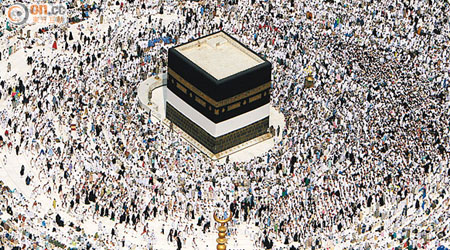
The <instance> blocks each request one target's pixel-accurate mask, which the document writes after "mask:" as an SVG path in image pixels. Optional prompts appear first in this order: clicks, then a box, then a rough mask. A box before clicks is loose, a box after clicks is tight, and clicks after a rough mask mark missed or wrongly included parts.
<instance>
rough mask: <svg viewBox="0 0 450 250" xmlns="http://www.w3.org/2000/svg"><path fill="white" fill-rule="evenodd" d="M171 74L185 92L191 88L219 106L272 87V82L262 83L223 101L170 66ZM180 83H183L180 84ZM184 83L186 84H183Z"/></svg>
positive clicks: (215, 105)
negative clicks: (200, 88)
mask: <svg viewBox="0 0 450 250" xmlns="http://www.w3.org/2000/svg"><path fill="white" fill-rule="evenodd" d="M168 71H169V75H171V76H172V77H173V78H174V79H175V80H177V82H178V83H177V84H176V86H177V87H178V88H179V89H180V90H181V91H183V92H184V93H186V89H185V88H187V89H189V90H190V91H192V92H193V93H195V94H196V95H198V96H199V97H201V98H202V99H203V100H205V101H206V102H208V103H209V104H211V105H212V106H214V107H216V108H219V107H222V106H225V105H229V104H232V103H234V102H237V101H240V100H242V99H246V98H247V97H249V96H252V95H255V94H258V93H260V92H262V91H265V90H267V89H270V82H267V83H264V84H263V85H260V86H258V87H256V88H254V89H250V90H248V91H245V92H244V93H241V94H238V95H235V96H233V97H230V98H227V99H225V100H222V101H216V100H214V99H212V98H211V97H209V96H208V95H206V94H205V93H203V92H202V91H201V90H199V89H198V88H196V87H195V86H194V85H192V84H191V83H189V82H188V81H186V80H185V79H184V78H182V77H181V76H180V75H178V74H177V73H176V72H175V71H173V70H172V69H171V68H169V70H168ZM180 83H181V84H182V85H180ZM183 85H184V86H183ZM260 98H261V96H260V95H256V96H254V97H252V98H251V99H252V100H250V102H253V101H256V100H258V99H260Z"/></svg>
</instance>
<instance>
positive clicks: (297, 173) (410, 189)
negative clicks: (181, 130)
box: [0, 0, 450, 249]
mask: <svg viewBox="0 0 450 250" xmlns="http://www.w3.org/2000/svg"><path fill="white" fill-rule="evenodd" d="M100 9H102V11H100V12H98V13H95V14H92V15H90V16H89V19H88V20H86V21H84V22H81V23H79V24H73V25H66V26H65V27H53V26H50V27H49V30H48V31H46V32H44V33H42V34H39V36H36V37H31V38H26V41H25V42H24V43H26V44H27V45H29V47H27V48H24V49H25V50H28V52H27V53H26V55H27V59H26V61H27V64H28V65H29V67H30V68H31V70H30V71H29V72H28V73H27V75H26V76H24V77H21V76H18V75H14V74H12V73H10V72H8V74H6V75H1V76H0V81H1V84H0V96H1V98H2V102H4V107H3V108H2V110H1V131H2V134H1V138H0V141H1V142H0V143H1V144H2V148H1V150H2V155H4V156H2V159H0V160H1V161H2V162H1V163H2V164H4V165H5V164H6V162H7V159H6V156H7V155H27V156H29V157H30V161H29V162H27V163H26V164H25V163H24V164H23V165H22V166H21V168H20V169H17V172H20V175H21V176H22V177H21V178H23V183H22V184H23V185H27V186H30V187H31V188H32V189H33V192H32V194H31V196H30V197H24V196H23V195H22V194H20V192H18V191H17V190H11V189H10V188H12V187H5V186H3V185H2V192H1V194H2V195H1V196H0V198H1V199H2V202H1V213H2V214H4V213H6V214H9V215H10V217H11V219H10V220H9V221H8V222H7V223H6V222H4V223H3V224H8V223H9V224H12V225H16V227H17V228H20V230H22V231H20V230H19V229H16V230H13V228H14V226H8V228H10V229H9V231H7V230H5V229H3V231H2V232H0V241H1V242H4V243H5V244H4V245H5V246H6V245H8V246H20V247H22V246H25V247H26V249H28V248H32V247H33V244H36V245H39V246H41V247H44V246H46V245H48V244H53V245H55V244H65V245H66V246H70V245H73V246H74V247H75V246H76V247H78V248H79V249H85V248H87V249H90V248H94V249H101V248H103V247H107V248H115V247H116V248H117V249H122V248H124V247H126V248H131V247H140V248H139V249H142V248H144V247H146V248H147V249H148V248H149V247H150V246H151V245H153V244H154V243H155V240H154V239H155V234H158V233H163V234H164V235H167V240H168V241H169V242H171V244H172V245H173V246H174V248H175V247H176V248H178V249H181V248H184V246H186V245H187V244H189V245H191V246H195V245H197V243H196V241H197V242H198V241H201V239H202V236H201V235H202V234H205V233H207V232H210V231H211V230H213V226H214V222H213V221H211V214H212V212H213V210H214V209H216V208H217V207H222V208H223V209H224V210H228V209H229V210H230V211H231V212H232V214H233V217H234V220H233V222H232V224H231V230H230V231H231V232H233V234H237V232H235V231H233V227H234V226H236V225H238V224H248V225H254V226H256V227H258V228H259V230H258V231H257V232H255V233H254V234H252V236H251V237H252V239H253V240H254V245H255V248H265V249H270V248H271V247H272V246H273V245H275V247H281V246H283V247H288V248H289V249H310V248H311V249H321V248H327V247H329V245H330V244H332V245H341V246H344V247H347V248H348V249H351V248H354V249H357V248H358V249H359V248H362V247H366V246H370V247H372V248H384V249H387V248H393V247H408V248H409V249H424V248H430V247H438V246H440V244H441V243H444V242H448V239H449V238H448V235H449V233H450V227H449V226H448V225H449V224H450V213H449V211H448V207H449V206H450V204H449V190H448V185H449V184H450V168H449V153H450V142H449V134H450V131H449V130H450V124H449V117H450V116H449V115H450V105H449V104H450V95H449V92H448V81H449V80H450V78H449V73H450V62H449V56H450V55H449V52H448V51H449V50H448V48H449V47H450V40H449V34H450V33H449V31H450V20H449V19H448V17H447V13H448V12H449V11H450V5H449V3H447V2H446V1H435V0H429V1H418V0H415V1H414V0H412V1H406V0H403V1H400V0H393V1H369V0H366V1H345V0H343V1H332V0H329V1H318V0H313V1H293V0H291V1H281V0H278V1H255V0H251V1H249V2H247V1H242V0H241V1H232V2H229V1H225V2H222V1H202V2H200V3H196V2H192V3H191V2H183V1H182V2H177V1H169V2H164V3H158V2H155V1H128V2H122V1H118V2H115V1H113V2H109V1H102V3H101V4H100ZM173 16H175V18H170V17H173ZM100 20H102V22H103V24H100ZM221 29H222V30H224V31H226V32H227V33H229V34H230V35H232V36H233V37H235V38H237V39H238V40H240V41H242V42H243V43H244V44H245V45H247V46H249V47H250V48H251V49H253V50H254V51H255V52H257V53H258V54H259V55H261V56H262V57H264V58H266V59H267V60H269V61H270V62H271V63H272V67H273V72H272V76H273V79H272V105H273V106H274V107H275V108H276V109H278V110H279V111H280V112H281V113H283V115H284V116H285V120H286V124H285V128H283V129H282V130H281V131H277V132H278V133H276V136H275V141H276V144H275V146H274V148H272V149H271V150H270V151H269V152H267V153H266V154H265V155H263V156H260V157H256V158H254V159H252V160H250V161H248V162H233V161H231V162H226V163H221V162H214V161H211V160H209V159H208V158H207V157H205V156H204V155H202V154H201V153H200V152H198V151H197V150H196V149H195V148H192V146H190V145H189V144H188V143H187V142H185V141H183V140H181V138H180V135H179V134H178V133H176V132H174V131H172V130H170V129H168V128H166V127H164V126H163V125H162V123H161V122H159V121H158V120H156V119H155V118H154V117H152V116H151V114H150V113H149V112H147V111H145V110H143V109H141V108H140V107H139V104H138V100H137V93H136V92H137V86H138V84H139V83H140V82H142V81H143V80H145V79H146V78H147V77H150V76H154V75H158V74H162V73H165V72H166V70H167V51H168V48H170V47H171V46H174V45H177V44H181V43H184V42H187V41H190V40H192V39H195V38H198V37H201V36H204V35H207V34H210V33H212V32H214V31H218V30H221ZM162 38H164V39H162ZM167 38H169V39H167ZM2 39H6V38H2ZM38 39H39V41H41V42H39V43H42V44H44V46H46V47H48V48H52V49H53V51H52V52H51V53H44V52H43V51H44V50H45V49H44V48H43V47H42V46H38V45H37V44H38V41H37V40H38ZM149 41H152V42H149ZM154 41H156V42H154ZM2 49H4V48H2ZM7 54H8V52H7V49H5V50H4V54H3V56H2V57H1V60H9V59H8V58H9V57H8V55H7ZM24 61H25V60H24ZM13 71H14V69H12V70H11V72H13ZM308 74H311V75H312V76H313V77H314V87H313V88H305V87H304V85H303V81H304V79H305V77H306V76H307V75H308ZM38 197H46V199H44V201H47V203H48V204H51V205H49V206H50V209H43V208H45V207H46V205H45V204H42V203H43V202H40V198H39V199H38ZM51 207H53V209H52V208H51ZM19 214H20V215H22V216H20V217H18V215H19ZM23 217H26V219H25V218H23ZM19 218H23V221H20V219H19ZM103 219H107V220H108V221H110V222H111V223H110V224H108V225H104V224H102V222H101V221H103ZM88 220H93V221H96V222H98V224H96V225H98V230H96V233H95V234H88V233H86V232H85V229H84V228H83V225H85V224H84V223H85V222H86V221H88ZM156 220H162V221H164V223H165V227H163V229H162V230H163V231H162V232H155V231H154V230H153V228H154V227H153V226H152V224H153V223H154V221H156ZM110 225H112V226H110ZM164 228H165V229H166V230H164ZM125 229H127V230H132V231H136V232H137V233H138V234H139V235H142V236H143V237H144V238H145V239H146V242H145V244H144V243H140V244H135V243H133V241H130V240H128V236H127V237H126V235H125V234H124V233H122V232H123V230H125ZM232 237H233V236H232ZM7 241H8V242H9V243H8V244H6V242H7ZM55 242H57V243H55ZM349 243H351V246H350V244H349Z"/></svg>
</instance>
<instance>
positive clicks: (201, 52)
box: [175, 31, 264, 80]
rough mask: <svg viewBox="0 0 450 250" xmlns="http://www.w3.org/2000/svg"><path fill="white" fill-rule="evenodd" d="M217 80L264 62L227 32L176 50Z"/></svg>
mask: <svg viewBox="0 0 450 250" xmlns="http://www.w3.org/2000/svg"><path fill="white" fill-rule="evenodd" d="M175 49H176V50H177V51H178V52H179V53H181V54H182V55H183V56H185V57H186V58H187V59H189V60H190V61H192V62H193V63H195V64H196V65H197V66H198V67H200V68H202V69H203V70H204V71H206V72H208V73H209V74H210V75H211V76H213V77H214V78H216V79H217V80H220V79H223V78H226V77H228V76H231V75H234V74H236V73H239V72H241V71H244V70H246V69H249V68H252V67H254V66H256V65H259V64H261V63H263V62H264V60H263V59H261V58H260V57H259V56H257V55H256V54H255V53H253V52H252V51H251V50H249V49H247V48H245V47H244V46H243V45H242V44H240V43H239V42H237V41H236V40H234V39H233V38H232V37H230V36H229V35H228V34H226V33H225V32H222V31H221V32H218V33H215V34H212V35H209V36H206V37H203V38H200V39H198V40H195V41H192V42H189V43H187V44H183V45H180V46H179V47H176V48H175Z"/></svg>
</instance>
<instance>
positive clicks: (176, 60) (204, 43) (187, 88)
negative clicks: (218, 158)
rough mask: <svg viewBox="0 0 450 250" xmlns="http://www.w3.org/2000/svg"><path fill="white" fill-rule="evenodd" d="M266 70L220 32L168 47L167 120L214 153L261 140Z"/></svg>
mask: <svg viewBox="0 0 450 250" xmlns="http://www.w3.org/2000/svg"><path fill="white" fill-rule="evenodd" d="M271 68H272V65H271V64H270V63H269V62H268V61H267V60H265V59H263V58H261V57H259V56H258V55H257V54H256V53H255V52H253V51H252V50H250V49H249V48H247V47H246V46H245V45H243V44H242V43H240V42H239V41H237V40H236V39H234V38H233V37H231V36H230V35H228V34H227V33H225V32H223V31H219V32H216V33H213V34H210V35H207V36H204V37H201V38H198V39H196V40H193V41H190V42H188V43H184V44H181V45H179V46H176V47H173V48H170V49H169V55H168V74H167V92H166V98H167V99H166V118H167V119H168V120H169V121H171V122H172V123H173V124H175V125H176V126H178V127H179V128H181V129H182V130H183V131H184V132H186V133H187V134H188V135H189V136H191V137H192V138H193V139H195V140H196V141H198V142H199V143H200V144H202V145H203V146H204V147H205V148H207V149H208V150H209V151H211V153H213V154H218V153H220V152H222V151H224V150H227V149H230V148H232V147H234V146H237V145H239V144H242V143H244V142H246V141H249V140H251V139H254V138H256V137H259V136H261V135H264V134H266V133H267V131H268V128H269V113H270V89H271Z"/></svg>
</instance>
